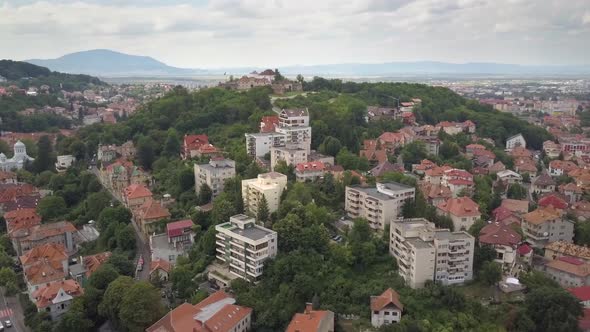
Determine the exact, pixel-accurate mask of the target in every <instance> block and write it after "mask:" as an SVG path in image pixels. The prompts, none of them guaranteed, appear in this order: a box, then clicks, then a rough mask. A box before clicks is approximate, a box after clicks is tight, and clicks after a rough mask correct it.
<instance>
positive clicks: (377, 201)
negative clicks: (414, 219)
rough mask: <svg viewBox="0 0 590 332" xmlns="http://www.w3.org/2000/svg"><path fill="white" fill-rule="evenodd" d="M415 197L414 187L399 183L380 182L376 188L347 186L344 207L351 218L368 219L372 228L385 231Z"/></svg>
mask: <svg viewBox="0 0 590 332" xmlns="http://www.w3.org/2000/svg"><path fill="white" fill-rule="evenodd" d="M415 195H416V189H415V188H414V187H411V186H407V185H405V184H401V183H397V182H382V183H380V182H378V183H377V184H376V187H375V188H365V187H362V186H358V185H355V186H347V187H346V198H345V204H344V205H345V210H346V213H347V215H348V216H349V217H351V218H364V219H367V221H368V222H369V225H370V226H371V228H373V229H376V230H384V229H385V225H388V224H389V222H390V221H391V220H392V219H393V218H395V217H397V216H398V214H399V213H400V212H401V208H402V206H403V204H404V203H405V202H406V201H409V200H413V199H414V198H415Z"/></svg>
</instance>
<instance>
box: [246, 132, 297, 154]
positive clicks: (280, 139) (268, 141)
mask: <svg viewBox="0 0 590 332" xmlns="http://www.w3.org/2000/svg"><path fill="white" fill-rule="evenodd" d="M245 136H246V152H247V153H248V156H250V157H251V158H256V157H264V155H266V154H267V153H270V149H271V148H272V147H278V146H285V141H286V140H287V135H285V134H282V133H276V132H269V133H252V134H245Z"/></svg>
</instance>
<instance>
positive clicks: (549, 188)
mask: <svg viewBox="0 0 590 332" xmlns="http://www.w3.org/2000/svg"><path fill="white" fill-rule="evenodd" d="M554 191H555V180H553V178H552V177H551V176H549V174H547V173H545V172H543V173H541V175H539V176H537V177H535V178H533V179H532V180H531V193H536V194H537V195H539V194H544V193H552V192H554Z"/></svg>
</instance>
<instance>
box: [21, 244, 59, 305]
mask: <svg viewBox="0 0 590 332" xmlns="http://www.w3.org/2000/svg"><path fill="white" fill-rule="evenodd" d="M19 260H20V263H21V265H22V267H23V275H24V278H25V282H26V285H27V290H28V293H29V294H33V292H35V291H36V290H38V289H39V288H42V287H44V286H45V285H46V284H47V283H50V282H53V281H61V280H65V278H66V276H67V271H68V254H67V252H66V248H65V247H64V246H63V245H61V244H56V243H47V244H44V245H41V246H38V247H35V248H33V249H31V250H29V251H28V252H26V253H25V254H24V255H22V256H20V257H19Z"/></svg>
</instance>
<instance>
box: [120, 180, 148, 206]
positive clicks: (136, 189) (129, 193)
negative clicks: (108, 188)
mask: <svg viewBox="0 0 590 332" xmlns="http://www.w3.org/2000/svg"><path fill="white" fill-rule="evenodd" d="M150 199H152V192H151V191H150V190H149V189H148V188H146V186H144V185H142V184H131V185H129V186H127V188H125V190H123V203H124V204H125V206H127V208H129V210H131V211H134V210H136V209H137V208H139V207H140V206H142V205H143V204H144V203H145V202H146V201H147V200H150Z"/></svg>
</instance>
